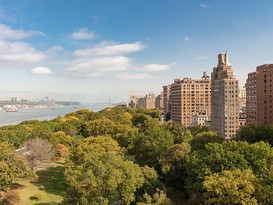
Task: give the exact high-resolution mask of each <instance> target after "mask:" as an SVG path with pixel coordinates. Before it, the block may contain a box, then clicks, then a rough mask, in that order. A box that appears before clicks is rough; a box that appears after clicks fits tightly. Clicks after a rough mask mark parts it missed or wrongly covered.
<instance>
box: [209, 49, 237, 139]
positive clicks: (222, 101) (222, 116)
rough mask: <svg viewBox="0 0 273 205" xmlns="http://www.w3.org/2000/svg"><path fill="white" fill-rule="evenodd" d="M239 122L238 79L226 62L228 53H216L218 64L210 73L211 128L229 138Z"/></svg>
mask: <svg viewBox="0 0 273 205" xmlns="http://www.w3.org/2000/svg"><path fill="white" fill-rule="evenodd" d="M238 124H239V109H238V80H237V79H236V77H235V75H233V71H232V67H231V65H230V64H229V62H228V54H227V52H226V53H224V54H223V53H221V54H219V55H218V65H217V67H215V68H213V72H212V73H211V129H212V130H213V131H214V132H216V133H217V134H218V135H220V136H222V137H224V138H225V139H226V140H229V139H231V138H233V137H235V134H236V131H237V129H238Z"/></svg>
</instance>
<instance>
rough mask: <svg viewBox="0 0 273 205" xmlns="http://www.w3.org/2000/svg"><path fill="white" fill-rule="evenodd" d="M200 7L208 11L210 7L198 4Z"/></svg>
mask: <svg viewBox="0 0 273 205" xmlns="http://www.w3.org/2000/svg"><path fill="white" fill-rule="evenodd" d="M200 7H201V8H204V9H209V8H210V7H209V6H208V5H206V4H200Z"/></svg>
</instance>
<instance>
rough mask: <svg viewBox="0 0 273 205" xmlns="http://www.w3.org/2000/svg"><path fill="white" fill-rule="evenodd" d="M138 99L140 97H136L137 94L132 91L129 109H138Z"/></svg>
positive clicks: (128, 104)
mask: <svg viewBox="0 0 273 205" xmlns="http://www.w3.org/2000/svg"><path fill="white" fill-rule="evenodd" d="M138 98H139V97H138V96H137V95H136V93H135V92H134V91H132V92H131V95H130V97H129V100H128V103H127V106H128V107H137V102H138Z"/></svg>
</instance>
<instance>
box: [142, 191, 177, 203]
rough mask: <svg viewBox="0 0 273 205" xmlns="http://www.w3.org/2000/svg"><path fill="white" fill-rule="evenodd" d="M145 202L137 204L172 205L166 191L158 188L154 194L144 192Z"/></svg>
mask: <svg viewBox="0 0 273 205" xmlns="http://www.w3.org/2000/svg"><path fill="white" fill-rule="evenodd" d="M143 198H144V199H145V200H144V202H138V203H137V205H172V204H173V203H172V201H171V200H170V199H169V198H168V197H167V195H166V193H164V191H162V190H159V189H157V191H156V193H155V194H153V196H150V195H148V194H144V196H143Z"/></svg>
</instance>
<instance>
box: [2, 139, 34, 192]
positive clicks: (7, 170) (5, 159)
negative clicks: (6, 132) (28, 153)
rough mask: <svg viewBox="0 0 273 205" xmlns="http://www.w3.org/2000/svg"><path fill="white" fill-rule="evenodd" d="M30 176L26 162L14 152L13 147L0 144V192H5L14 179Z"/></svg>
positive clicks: (31, 174)
mask: <svg viewBox="0 0 273 205" xmlns="http://www.w3.org/2000/svg"><path fill="white" fill-rule="evenodd" d="M32 176H34V175H33V172H32V171H31V170H30V168H29V166H28V164H27V162H26V161H25V159H24V158H23V157H21V156H20V155H19V154H17V153H16V152H15V151H14V149H13V146H12V145H10V144H8V143H5V142H3V143H0V190H3V191H6V190H7V189H8V188H9V187H10V185H11V184H12V183H13V181H14V180H15V179H23V178H28V177H32Z"/></svg>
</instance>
